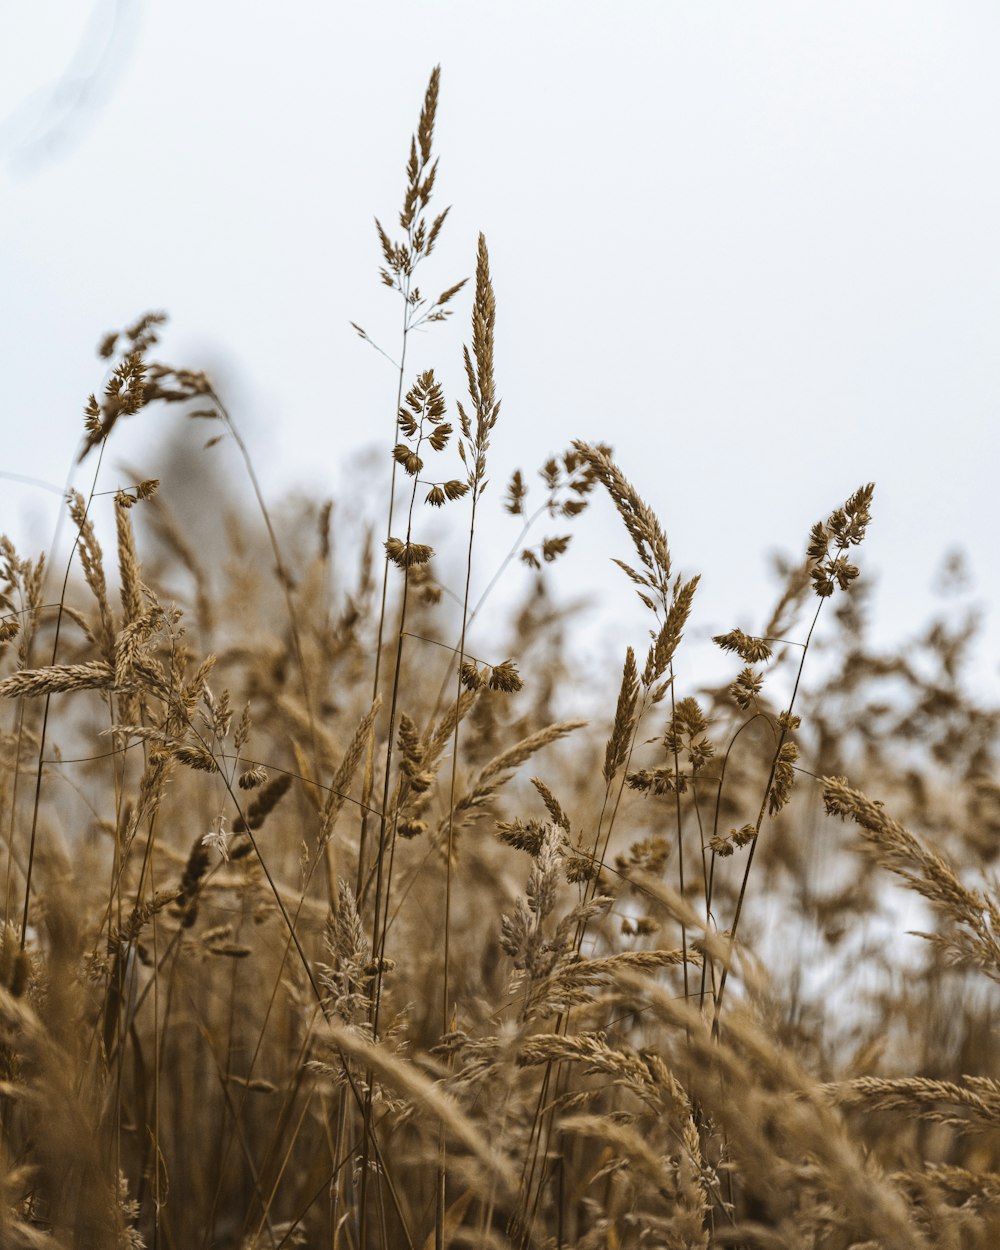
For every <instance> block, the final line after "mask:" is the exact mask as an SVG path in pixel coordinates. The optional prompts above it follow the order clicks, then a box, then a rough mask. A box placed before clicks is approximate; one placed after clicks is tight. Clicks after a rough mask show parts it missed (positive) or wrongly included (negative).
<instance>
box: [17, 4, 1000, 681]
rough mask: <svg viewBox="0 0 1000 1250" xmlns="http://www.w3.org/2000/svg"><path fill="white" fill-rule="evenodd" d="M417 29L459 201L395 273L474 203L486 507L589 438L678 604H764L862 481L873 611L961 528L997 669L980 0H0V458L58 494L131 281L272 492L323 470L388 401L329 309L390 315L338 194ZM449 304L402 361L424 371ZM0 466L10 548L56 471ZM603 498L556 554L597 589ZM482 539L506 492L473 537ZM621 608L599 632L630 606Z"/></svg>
mask: <svg viewBox="0 0 1000 1250" xmlns="http://www.w3.org/2000/svg"><path fill="white" fill-rule="evenodd" d="M438 62H440V63H441V66H442V90H441V100H440V107H439V115H438V128H437V135H436V145H435V146H436V149H437V151H438V153H439V154H440V156H441V168H440V172H439V177H438V184H437V203H438V205H439V206H442V207H443V206H444V205H446V204H452V205H453V206H454V207H453V211H452V215H451V217H450V219H449V221H448V224H447V226H446V230H445V234H444V236H443V239H442V243H441V245H440V247H439V248H438V250H437V251H436V252H435V254H434V256H433V257H432V258H431V260H430V261H429V262H428V266H427V271H426V284H427V286H428V287H431V288H434V289H442V288H443V287H445V286H447V285H450V283H451V282H453V281H454V280H455V279H456V278H457V277H461V276H464V275H466V274H469V273H471V272H472V270H473V266H474V257H475V243H476V237H477V234H478V232H479V230H483V231H484V232H485V234H486V236H487V239H488V242H489V247H490V253H491V259H492V266H493V274H494V280H495V286H496V292H497V306H498V311H497V376H498V382H499V388H500V391H501V393H502V395H503V398H504V408H503V415H502V417H501V423H500V424H499V425H498V427H497V431H496V435H495V439H494V448H493V455H494V459H493V463H492V472H491V477H492V479H493V481H494V483H495V485H496V490H495V492H494V506H495V508H496V509H497V512H498V513H499V500H500V495H501V490H500V486H501V483H502V482H503V480H504V479H505V478H506V477H507V475H508V474H509V472H510V470H511V469H512V468H513V467H515V466H521V467H523V468H524V469H525V470H526V471H527V470H531V469H533V468H534V467H536V466H537V465H538V464H539V463H540V462H541V461H542V460H543V459H544V458H545V456H547V455H548V454H550V453H551V452H554V451H558V450H559V449H561V448H563V447H565V446H566V445H567V444H568V443H569V441H570V440H571V439H572V438H576V437H583V438H587V439H591V440H595V441H596V440H606V441H608V442H611V443H613V445H614V447H615V453H616V457H617V459H618V460H619V462H620V463H621V465H622V466H623V467H624V468H625V470H626V472H627V473H628V474H629V475H630V477H631V478H632V479H633V481H634V482H635V483H636V485H637V487H638V488H639V489H640V491H641V493H642V494H643V495H644V496H646V497H647V498H648V500H649V502H650V503H651V504H652V505H653V507H654V508H655V509H656V511H657V512H658V513H659V514H660V516H661V518H662V519H663V521H664V524H665V526H666V528H667V531H668V534H669V536H670V541H671V547H672V549H673V553H674V558H675V562H676V564H677V566H678V568H682V569H683V570H684V571H685V572H686V573H693V572H701V573H702V574H703V582H702V587H701V591H700V595H699V600H698V606H697V608H696V612H695V620H694V623H693V627H692V628H693V631H694V633H695V634H699V635H705V634H708V633H712V632H718V631H720V630H722V629H728V628H730V627H732V626H733V625H735V624H737V623H738V624H741V625H742V626H743V627H744V628H747V629H753V628H754V627H759V626H760V625H761V624H762V622H763V618H764V617H765V615H766V612H767V610H768V608H769V606H770V603H771V599H772V593H773V587H772V583H771V582H770V581H769V579H768V576H767V574H766V568H767V564H766V555H767V552H768V551H769V550H773V549H776V548H777V549H782V550H784V551H786V552H791V553H794V554H796V555H798V554H799V553H800V552H801V550H802V549H803V547H804V543H805V540H806V536H807V534H808V530H809V527H810V525H811V524H812V523H813V522H814V521H815V520H817V519H819V518H820V517H821V516H824V515H825V514H826V513H827V512H829V511H830V509H831V508H833V507H834V506H836V505H837V504H839V503H840V502H842V501H843V499H844V498H845V497H846V496H847V495H848V494H849V493H850V492H851V491H852V490H853V489H854V488H855V487H856V486H858V485H859V484H860V483H862V482H865V481H867V480H874V481H875V482H876V484H877V491H876V499H875V510H874V511H875V523H874V526H873V528H872V531H871V535H870V539H869V541H868V542H867V543H866V547H865V549H864V550H863V552H862V558H861V560H860V561H859V562H860V563H861V564H862V565H863V566H864V568H865V571H866V573H871V574H872V575H877V578H878V584H879V588H880V590H879V598H878V628H879V636H880V638H882V639H883V640H886V641H888V640H889V639H892V638H901V637H904V636H906V635H907V634H909V633H912V632H913V631H914V630H915V629H916V628H917V627H918V626H919V625H920V623H921V622H922V621H923V620H924V619H926V617H927V616H928V614H929V613H930V612H931V611H932V610H934V608H935V607H936V606H937V600H936V599H935V597H934V594H933V592H932V583H933V581H934V577H935V572H936V570H937V568H938V567H939V565H940V563H941V561H942V558H943V557H944V555H945V553H946V552H947V551H948V550H950V549H952V548H955V547H961V548H963V549H964V550H965V551H966V553H967V555H968V557H969V562H970V566H971V572H972V577H973V586H972V588H971V591H970V592H969V594H968V595H967V596H966V601H967V602H970V603H981V604H982V605H983V606H984V608H988V609H989V610H990V617H989V622H990V623H989V632H988V635H987V642H986V644H985V645H984V647H983V649H982V651H981V656H980V668H979V674H980V677H981V680H982V681H983V683H984V686H987V687H990V688H992V690H993V691H997V690H998V689H1000V683H998V681H997V671H998V656H1000V628H998V622H997V615H998V606H1000V594H998V590H997V587H998V580H1000V556H998V554H997V534H998V518H1000V507H998V487H997V467H998V465H1000V436H998V433H997V428H998V426H997V412H998V404H1000V351H998V342H1000V298H998V297H1000V251H998V248H997V223H998V221H1000V169H998V161H997V156H996V151H997V134H998V130H1000V74H998V73H997V66H998V65H1000V9H998V7H997V6H996V5H995V4H993V3H986V2H983V3H973V2H967V3H959V2H953V3H948V4H942V3H940V2H939V0H935V2H933V3H919V2H917V0H905V2H900V3H891V2H888V0H882V2H880V3H878V4H872V3H870V0H864V2H861V3H851V2H848V0H837V2H836V3H808V4H807V3H801V2H797V3H771V2H767V0H754V2H753V3H746V0H738V2H735V3H709V2H707V0H706V2H704V3H697V4H694V3H677V2H674V0H656V2H654V0H644V2H643V3H627V2H622V0H619V2H618V3H616V4H611V3H608V2H607V0H604V2H602V3H588V2H586V0H572V2H570V3H562V2H556V0H544V2H542V3H539V2H538V0H532V2H531V3H514V2H511V0H506V2H505V3H503V4H487V3H482V2H479V0H437V2H433V0H420V2H419V3H417V2H415V0H393V2H392V3H383V2H379V3H374V2H373V3H368V4H351V5H348V4H342V3H336V2H335V3H331V2H330V0H326V2H324V3H313V2H311V0H300V2H299V3H297V4H294V5H280V6H279V5H276V4H254V3H250V4H248V3H246V0H240V3H235V2H231V0H211V3H205V2H204V0H199V3H194V2H193V0H172V2H171V3H170V4H152V3H145V4H142V3H138V2H136V0H132V2H131V3H130V2H128V0H125V2H123V3H120V4H119V5H117V6H116V5H114V4H111V3H102V4H93V5H91V4H86V3H82V2H81V0H33V2H32V3H31V4H28V5H25V4H21V5H14V4H10V3H8V4H5V5H3V6H0V181H2V186H0V244H2V246H0V291H2V292H3V298H2V300H0V367H2V376H3V380H4V386H3V392H2V404H3V410H2V422H3V430H4V439H3V448H4V450H3V455H2V459H0V469H2V470H3V471H4V472H5V473H7V474H22V475H28V476H32V477H36V478H41V479H44V480H46V481H48V482H50V483H52V484H54V485H57V486H60V487H61V486H62V484H63V482H64V480H65V477H66V472H67V468H68V466H69V463H70V461H71V460H72V457H73V454H74V451H75V450H76V447H77V441H78V438H79V434H80V429H81V426H80V422H81V407H82V403H83V401H84V399H85V397H86V395H87V393H88V392H89V391H91V390H93V389H95V388H97V387H98V386H100V384H101V382H102V373H101V366H100V364H99V362H97V361H96V360H95V357H94V354H93V349H94V345H95V343H96V342H97V340H98V339H99V337H100V336H101V334H102V333H103V332H104V331H105V330H106V329H108V328H110V327H116V326H120V325H122V324H123V323H125V322H127V321H129V320H130V319H132V318H134V317H135V315H136V314H138V313H140V312H142V311H143V310H145V309H148V308H163V309H166V310H167V311H168V312H169V313H170V316H171V326H170V329H169V332H168V333H167V335H166V337H165V341H164V343H163V346H162V349H161V352H160V354H161V355H162V356H163V357H164V358H166V359H168V360H170V361H171V362H172V363H176V364H179V365H185V366H190V367H204V368H209V369H210V370H211V371H212V372H213V373H214V374H215V376H217V377H218V379H219V385H220V387H221V388H222V389H223V390H224V391H225V393H226V395H227V396H228V397H229V398H230V399H231V400H232V408H233V412H234V416H235V417H236V419H237V420H238V421H239V422H240V424H241V425H242V427H243V429H244V433H245V434H246V437H247V439H248V441H249V443H250V447H251V451H252V454H253V455H254V458H255V461H256V463H257V466H258V470H259V472H260V473H261V476H262V477H263V479H264V483H265V487H266V490H267V491H268V493H269V495H271V496H272V497H273V498H278V497H279V496H280V495H281V494H282V492H283V491H285V490H287V489H289V488H291V487H297V488H302V489H305V490H307V491H310V492H315V493H316V494H325V493H333V494H336V493H337V492H338V491H340V492H342V491H344V490H345V489H347V488H348V486H349V483H350V480H351V475H352V474H353V472H354V470H355V469H356V466H357V463H358V462H357V459H356V456H357V453H358V451H359V450H360V449H361V448H362V447H363V446H365V445H370V444H372V443H375V442H377V443H380V444H381V446H383V447H385V446H387V445H388V443H389V440H390V439H391V436H392V429H391V423H392V404H393V396H394V381H393V377H392V372H391V370H390V368H389V367H388V366H387V365H386V364H385V362H384V361H383V360H382V359H381V358H380V357H379V356H377V355H376V353H374V352H373V351H372V350H371V349H370V348H367V347H366V346H365V344H363V343H362V342H361V341H360V340H359V339H358V338H357V337H356V336H355V335H354V333H353V331H352V330H351V329H350V326H349V321H350V320H354V321H357V322H360V323H361V324H362V325H364V326H365V327H366V329H368V331H369V332H370V333H371V334H372V336H373V337H375V338H377V339H378V340H379V341H380V342H382V343H383V344H384V345H385V346H386V348H387V350H389V351H390V352H391V351H393V350H394V349H395V346H396V340H395V337H394V336H395V335H396V333H397V324H398V309H397V307H396V304H395V302H394V301H393V299H392V297H391V296H390V295H389V294H388V293H387V292H385V291H384V290H383V289H382V288H381V287H380V286H379V284H378V278H377V267H378V264H379V254H378V248H377V242H376V239H375V235H374V230H373V226H372V217H373V215H375V214H378V215H379V216H380V217H381V218H382V219H383V220H384V221H385V222H386V224H387V225H389V223H393V224H394V223H395V217H396V214H397V213H398V210H399V206H400V200H401V195H402V189H403V168H404V164H405V159H406V154H407V148H408V142H409V135H410V133H411V131H412V130H413V129H414V126H415V124H416V120H417V116H418V113H419V108H420V103H421V99H422V96H423V91H424V88H425V85H426V82H427V78H428V75H429V73H430V70H431V69H432V67H433V66H434V65H435V64H436V63H438ZM455 307H456V315H455V317H454V319H453V321H452V322H451V323H449V324H448V325H447V326H444V327H436V328H434V329H433V330H432V331H431V332H430V333H428V334H427V335H426V336H424V337H421V339H420V340H419V343H418V346H417V348H416V350H415V352H414V355H413V356H412V357H411V360H412V362H413V366H414V369H416V368H418V367H427V366H428V365H432V364H433V365H434V366H435V368H437V369H438V370H439V372H440V374H441V375H442V376H443V377H444V378H445V380H446V381H447V383H448V385H449V393H450V396H451V397H452V398H455V397H458V396H459V395H460V385H461V374H460V370H459V367H458V366H459V364H460V347H461V343H462V341H463V340H464V339H465V338H466V337H467V325H468V310H469V303H468V299H463V298H459V299H458V300H456V303H455ZM179 420H180V418H178V417H177V416H176V415H175V414H171V413H170V412H162V413H155V412H149V413H146V414H143V415H142V416H141V417H140V418H137V419H136V420H135V421H134V422H133V423H131V428H129V429H127V430H122V431H116V439H114V440H112V446H111V448H110V467H109V470H108V473H109V478H108V482H107V484H109V485H114V484H116V482H117V481H118V479H119V478H120V474H118V475H117V476H116V474H115V470H114V468H113V466H114V464H115V462H116V459H117V460H122V461H127V462H129V463H133V464H141V466H142V467H143V469H144V471H147V472H149V473H151V474H154V473H156V472H157V463H156V460H157V449H158V447H159V446H160V445H161V440H162V438H163V437H164V436H165V432H166V429H167V428H168V427H169V426H170V425H171V424H172V423H176V422H178V421H179ZM190 428H191V430H192V437H199V438H203V437H204V436H205V430H204V427H202V426H198V427H193V426H192V427H190ZM206 454H208V455H211V454H212V453H211V452H209V453H206ZM0 498H2V499H3V506H2V509H0V529H4V530H6V531H7V532H9V533H11V534H13V535H14V536H16V537H17V539H18V541H19V542H23V541H25V539H26V536H27V534H28V533H29V530H30V531H31V533H32V542H34V543H35V544H36V545H38V544H39V543H43V542H44V541H45V537H44V536H45V535H47V534H48V532H49V530H50V529H51V525H52V523H53V518H54V515H55V510H56V509H57V507H58V497H57V496H56V495H54V494H51V493H48V492H46V491H44V490H43V489H41V488H39V487H36V486H29V485H19V484H16V483H14V482H12V481H11V480H9V479H6V480H2V481H0ZM205 506H206V513H208V512H209V510H210V507H211V501H210V500H206V504H205ZM599 506H600V509H601V511H600V523H599V525H592V526H591V527H590V528H589V529H588V530H587V531H586V542H585V543H583V544H578V547H580V548H581V549H579V550H577V551H576V552H575V553H574V554H573V557H572V560H571V562H570V563H568V564H567V566H566V572H565V573H564V576H566V577H567V578H569V579H570V582H571V588H572V590H573V592H574V593H579V594H586V593H588V591H589V590H590V588H591V587H593V593H594V594H596V595H599V596H602V597H604V599H605V600H607V599H608V597H609V596H610V595H611V594H612V593H613V592H614V593H619V594H620V595H621V596H622V597H623V598H627V596H628V595H629V594H630V592H629V590H628V588H627V587H626V585H625V584H624V582H621V581H619V580H617V577H618V575H617V574H613V571H612V574H606V573H605V571H604V570H605V568H606V567H609V566H608V561H607V557H609V556H611V555H626V554H627V553H626V550H625V546H626V544H625V541H624V539H623V535H621V534H620V532H619V529H618V527H617V526H616V524H615V522H614V520H613V517H612V514H611V510H610V508H609V506H608V505H607V502H606V501H602V502H601V503H600V505H599ZM32 527H34V528H32ZM505 537H512V531H511V528H510V522H509V520H506V521H505V520H503V519H502V518H501V517H500V516H499V515H498V516H497V518H496V520H495V527H494V532H493V533H492V534H489V535H488V536H487V543H488V544H491V545H490V546H489V548H488V549H489V551H490V552H491V553H494V552H499V551H502V545H503V542H504V540H505ZM584 548H585V549H584ZM558 571H559V570H558V566H557V568H556V574H557V578H558ZM619 616H620V613H619ZM593 619H594V621H595V625H594V628H595V630H596V631H597V632H598V633H600V634H601V636H602V637H604V636H605V635H610V632H611V626H610V624H607V621H608V620H609V619H610V620H612V621H613V622H614V623H615V624H616V625H617V623H618V622H617V619H616V618H614V617H612V618H608V617H605V618H601V619H599V618H598V617H597V616H596V615H595V617H594V618H593ZM602 619H603V620H604V621H605V624H602V623H601V620H602ZM624 619H626V620H627V623H628V629H630V630H631V631H632V632H631V635H630V637H628V638H624V637H622V636H621V634H620V632H619V634H618V638H619V643H620V645H619V646H618V650H619V651H620V649H621V647H622V646H624V643H625V641H632V642H638V643H641V642H642V638H643V634H642V630H643V628H644V622H643V621H642V619H641V618H640V617H639V616H638V615H627V617H626V618H624ZM601 631H603V633H602V632H601Z"/></svg>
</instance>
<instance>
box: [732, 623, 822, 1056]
mask: <svg viewBox="0 0 1000 1250" xmlns="http://www.w3.org/2000/svg"><path fill="white" fill-rule="evenodd" d="M823 603H824V600H823V599H820V601H819V603H818V604H817V606H816V611H815V613H814V614H813V619H812V623H811V624H810V626H809V632H808V634H806V641H805V645H804V646H803V648H802V656H801V658H800V659H799V667H798V672H797V673H796V674H795V685H794V687H793V688H792V697H791V699H790V700H789V702H788V712H789V714H791V713H792V711H793V710H794V708H795V699H796V696H797V695H798V693H799V683H800V682H801V681H802V670H803V668H804V667H805V663H806V656H807V655H808V654H809V644H810V642H811V641H812V636H813V630H815V628H816V622H817V621H818V620H819V614H820V612H821V611H822V610H823ZM787 736H788V730H787V729H784V728H782V730H781V733H780V734H779V736H778V744H777V746H776V747H775V749H774V756H773V757H772V760H771V769H770V772H769V773H768V776H767V785H766V786H765V787H764V796H763V798H762V799H761V801H760V810H759V811H758V813H757V820H756V823H755V824H754V835H753V840H752V841H751V843H750V852H749V854H748V855H747V862H746V866H745V867H744V869H743V880H742V881H741V882H740V892H739V896H738V898H737V899H736V911H735V914H734V915H733V923H732V927H731V929H730V933H729V953H730V960H727V962H726V966H725V967H724V968H723V969H722V973H721V974H720V976H719V992H718V994H717V995H716V999H715V1013H714V1016H713V1020H712V1033H713V1035H714V1036H715V1037H718V1035H719V1020H720V1017H721V1014H722V999H723V995H724V994H725V991H726V981H727V980H728V977H729V967H730V962H731V957H732V954H733V952H734V951H735V949H736V931H737V929H738V928H739V924H740V917H741V916H742V914H743V903H744V901H745V899H746V893H747V882H748V881H749V880H750V869H751V868H752V867H753V857H754V852H755V851H756V849H757V842H758V840H759V838H760V831H761V826H762V825H763V823H764V816H765V814H766V812H767V803H768V799H769V798H770V795H771V787H772V786H773V785H774V777H775V773H776V772H777V768H778V759H779V756H780V754H781V748H782V746H783V745H784V742H785V738H786V737H787Z"/></svg>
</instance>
